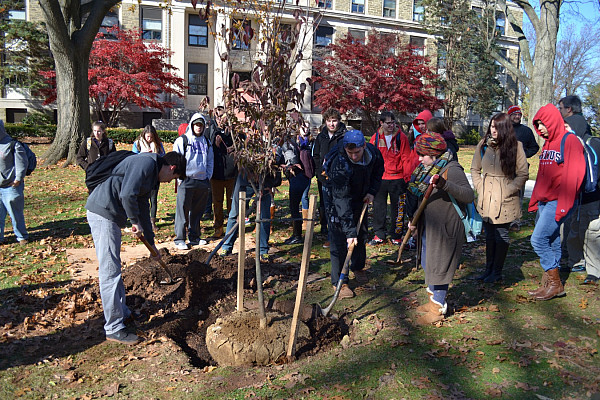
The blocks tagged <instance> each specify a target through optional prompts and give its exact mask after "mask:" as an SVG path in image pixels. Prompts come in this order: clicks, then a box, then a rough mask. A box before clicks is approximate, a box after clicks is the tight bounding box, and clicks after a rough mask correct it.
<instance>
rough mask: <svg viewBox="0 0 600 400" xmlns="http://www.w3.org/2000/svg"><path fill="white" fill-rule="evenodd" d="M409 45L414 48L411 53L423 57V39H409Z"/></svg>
mask: <svg viewBox="0 0 600 400" xmlns="http://www.w3.org/2000/svg"><path fill="white" fill-rule="evenodd" d="M410 45H411V46H412V47H414V49H413V51H414V52H415V54H417V55H419V56H424V55H425V38H423V37H419V36H411V37H410Z"/></svg>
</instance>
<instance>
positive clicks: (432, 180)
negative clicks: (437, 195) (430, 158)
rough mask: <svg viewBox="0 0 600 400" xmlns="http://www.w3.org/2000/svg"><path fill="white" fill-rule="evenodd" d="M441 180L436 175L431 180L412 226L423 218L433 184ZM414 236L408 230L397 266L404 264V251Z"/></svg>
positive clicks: (399, 253)
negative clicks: (402, 257) (402, 258)
mask: <svg viewBox="0 0 600 400" xmlns="http://www.w3.org/2000/svg"><path fill="white" fill-rule="evenodd" d="M438 179H439V176H438V175H434V176H433V177H432V178H431V181H430V182H429V186H427V190H426V191H425V195H424V196H423V200H421V204H419V208H417V212H415V215H413V219H412V221H411V222H410V224H411V225H412V226H416V225H417V222H418V221H419V218H420V217H421V214H422V213H423V210H424V209H425V206H426V205H427V200H428V199H429V196H430V195H431V192H432V191H433V184H434V183H437V181H438ZM411 235H412V231H411V230H410V229H407V230H406V234H405V235H404V239H402V244H401V245H400V249H399V250H398V257H397V258H396V264H402V260H401V259H400V258H401V256H402V250H404V247H405V246H406V243H408V239H409V238H410V236H411Z"/></svg>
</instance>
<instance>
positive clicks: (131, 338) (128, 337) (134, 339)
mask: <svg viewBox="0 0 600 400" xmlns="http://www.w3.org/2000/svg"><path fill="white" fill-rule="evenodd" d="M106 340H110V341H111V342H117V343H121V344H127V345H129V346H133V345H134V344H138V343H139V342H140V341H141V340H140V338H139V336H138V335H136V334H135V333H130V332H127V329H125V328H123V329H121V330H120V331H118V332H116V333H111V334H110V335H106Z"/></svg>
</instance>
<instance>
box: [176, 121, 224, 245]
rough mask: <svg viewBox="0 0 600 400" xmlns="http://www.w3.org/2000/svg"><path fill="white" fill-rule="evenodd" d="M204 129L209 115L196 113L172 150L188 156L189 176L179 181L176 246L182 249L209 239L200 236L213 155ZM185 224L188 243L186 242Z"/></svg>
mask: <svg viewBox="0 0 600 400" xmlns="http://www.w3.org/2000/svg"><path fill="white" fill-rule="evenodd" d="M205 129H206V118H204V116H203V115H202V114H200V113H195V114H194V115H192V118H190V123H189V125H188V127H187V129H186V131H185V133H184V134H183V135H181V136H179V137H178V138H177V139H176V140H175V143H174V144H173V151H175V152H177V153H179V154H182V155H183V156H184V157H185V159H186V160H187V166H186V179H185V180H180V181H179V186H178V188H177V204H176V206H175V246H176V247H177V248H178V249H180V250H188V249H189V248H190V247H189V246H197V245H204V244H206V243H207V242H206V240H203V239H200V219H201V218H202V214H203V212H204V210H205V209H206V202H207V200H208V194H209V190H210V178H212V174H213V169H214V155H213V149H212V146H211V144H210V142H209V141H208V139H207V138H206V137H205V136H204V131H205ZM186 228H187V235H188V238H189V245H188V244H187V243H186V242H185V239H186Z"/></svg>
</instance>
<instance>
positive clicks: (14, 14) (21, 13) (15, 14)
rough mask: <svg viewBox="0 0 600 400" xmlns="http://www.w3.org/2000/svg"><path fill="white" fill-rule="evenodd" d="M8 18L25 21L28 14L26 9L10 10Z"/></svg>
mask: <svg viewBox="0 0 600 400" xmlns="http://www.w3.org/2000/svg"><path fill="white" fill-rule="evenodd" d="M8 19H11V20H13V21H14V20H19V21H25V19H26V16H25V10H10V11H9V12H8Z"/></svg>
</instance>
